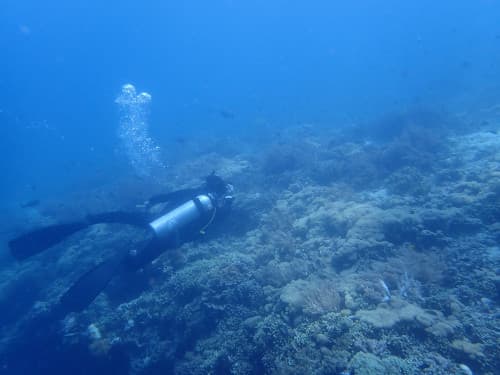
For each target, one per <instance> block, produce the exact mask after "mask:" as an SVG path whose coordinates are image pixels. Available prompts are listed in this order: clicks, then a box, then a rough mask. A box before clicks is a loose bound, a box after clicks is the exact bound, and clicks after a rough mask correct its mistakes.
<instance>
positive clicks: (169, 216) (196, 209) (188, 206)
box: [149, 194, 216, 239]
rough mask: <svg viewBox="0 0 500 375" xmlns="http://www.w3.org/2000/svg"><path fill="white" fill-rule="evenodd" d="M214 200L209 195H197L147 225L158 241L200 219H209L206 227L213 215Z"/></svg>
mask: <svg viewBox="0 0 500 375" xmlns="http://www.w3.org/2000/svg"><path fill="white" fill-rule="evenodd" d="M215 210H216V208H215V204H214V198H213V197H212V196H211V194H203V195H198V196H197V197H196V198H194V199H192V200H190V201H188V202H186V203H184V204H182V205H180V206H179V207H177V208H175V209H173V210H172V211H170V212H168V213H166V214H165V215H163V216H160V217H159V218H158V219H156V220H153V221H152V222H151V223H149V226H150V227H151V229H152V230H153V232H154V234H155V236H156V237H157V238H158V239H166V238H168V237H169V236H171V235H172V234H173V233H176V232H178V231H179V230H181V229H182V228H184V227H186V226H187V225H189V224H192V223H193V222H196V221H197V220H200V219H201V218H202V217H205V216H206V217H209V218H210V219H209V220H208V223H207V225H208V224H209V223H210V222H211V221H212V219H213V216H214V215H215Z"/></svg>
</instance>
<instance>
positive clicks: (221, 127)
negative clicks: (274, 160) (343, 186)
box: [0, 0, 500, 206]
mask: <svg viewBox="0 0 500 375" xmlns="http://www.w3.org/2000/svg"><path fill="white" fill-rule="evenodd" d="M499 15H500V4H499V2H498V1H493V0H491V1H487V0H484V1H479V2H471V1H444V2H434V1H418V2H416V1H415V2H400V1H385V2H379V1H355V2H332V1H316V2H314V3H310V2H305V1H291V2H290V1H272V2H269V1H252V2H243V3H242V2H237V1H211V2H204V1H188V2H178V3H174V2H164V1H149V2H146V3H142V2H141V3H139V2H136V1H133V2H132V1H112V2H106V4H102V3H101V2H96V1H73V2H71V3H68V2H64V1H55V0H49V1H44V2H36V1H23V0H21V1H19V0H16V1H14V0H4V1H2V4H1V5H0V50H1V51H2V53H1V55H2V58H1V60H0V110H1V111H2V112H1V116H2V117H1V121H2V140H1V142H2V148H1V150H2V151H1V152H2V156H3V157H2V170H4V172H3V174H4V175H5V176H6V179H5V181H8V183H3V184H2V185H1V189H2V191H1V193H2V194H1V197H2V206H5V205H7V206H8V205H9V204H11V203H12V202H18V201H23V200H27V199H32V198H33V195H36V197H37V198H40V197H43V196H46V195H49V196H50V195H53V194H59V193H61V192H62V191H65V190H67V189H68V188H69V187H70V186H72V185H73V186H74V185H75V184H77V185H78V183H80V182H81V181H85V180H87V179H89V176H91V175H92V174H94V173H95V170H96V169H97V168H101V169H106V170H107V169H111V168H113V166H114V165H116V164H117V163H122V162H123V160H120V158H119V157H117V156H116V154H115V153H114V152H113V150H114V148H115V147H116V142H117V137H116V128H117V109H116V106H115V105H114V103H113V101H114V98H115V97H116V95H117V94H118V92H119V90H120V87H121V85H122V84H124V83H127V82H132V83H134V84H135V85H136V86H137V88H138V90H146V91H148V92H149V93H151V94H152V95H153V102H152V108H151V124H150V126H151V132H152V134H153V135H154V137H156V138H157V139H158V140H159V142H160V143H168V141H169V139H171V138H174V137H176V136H178V135H181V136H190V135H191V134H195V135H196V134H199V133H201V132H208V133H215V134H220V133H227V132H230V133H234V134H238V133H239V132H243V131H244V132H247V133H248V132H251V131H252V128H254V127H258V125H259V124H261V123H262V122H265V123H266V124H268V125H270V126H272V127H280V126H286V125H289V124H296V123H314V124H321V125H329V124H335V126H339V125H341V124H342V123H348V122H352V121H353V120H357V119H360V118H361V119H363V118H367V117H370V116H372V115H373V114H374V113H384V112H386V111H389V110H391V109H393V108H404V107H406V106H410V105H414V104H422V105H428V104H430V105H433V106H435V107H441V106H444V107H449V106H452V105H454V104H456V103H455V101H454V100H455V99H457V98H460V97H461V95H463V93H464V92H474V90H478V89H479V88H481V87H484V86H485V85H491V84H492V83H493V82H495V80H498V78H499V77H500V74H499V66H498V61H499V57H500V26H498V22H497V21H498V17H499ZM221 110H222V111H230V112H231V113H232V114H235V116H234V118H233V119H232V121H227V120H226V121H225V120H224V118H221V116H218V115H217V111H221ZM33 188H36V194H33V193H32V189H33Z"/></svg>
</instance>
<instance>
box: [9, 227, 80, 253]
mask: <svg viewBox="0 0 500 375" xmlns="http://www.w3.org/2000/svg"><path fill="white" fill-rule="evenodd" d="M88 225H89V224H88V223H87V222H85V221H79V222H74V223H67V224H57V225H51V226H49V227H45V228H40V229H35V230H33V231H31V232H28V233H25V234H23V235H21V236H19V237H17V238H14V239H13V240H10V241H9V248H10V251H11V254H12V255H13V256H14V257H15V258H16V259H18V260H23V259H26V258H29V257H30V256H33V255H35V254H38V253H40V252H42V251H44V250H46V249H48V248H49V247H51V246H54V245H55V244H57V243H59V242H61V241H62V240H64V239H65V238H66V237H68V236H70V235H72V234H73V233H75V232H78V231H79V230H82V229H84V228H86V227H87V226H88Z"/></svg>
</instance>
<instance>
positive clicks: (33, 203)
mask: <svg viewBox="0 0 500 375" xmlns="http://www.w3.org/2000/svg"><path fill="white" fill-rule="evenodd" d="M39 204H40V201H39V200H38V199H32V200H30V201H27V202H24V203H21V208H29V207H36V206H38V205H39Z"/></svg>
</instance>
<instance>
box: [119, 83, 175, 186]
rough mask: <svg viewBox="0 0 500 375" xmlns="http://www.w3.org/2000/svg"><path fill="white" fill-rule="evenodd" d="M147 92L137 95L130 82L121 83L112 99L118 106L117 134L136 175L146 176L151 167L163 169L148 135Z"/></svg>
mask: <svg viewBox="0 0 500 375" xmlns="http://www.w3.org/2000/svg"><path fill="white" fill-rule="evenodd" d="M150 102H151V95H150V94H148V93H147V92H142V93H140V94H138V95H137V92H136V90H135V87H134V85H132V84H130V83H128V84H126V85H123V86H122V91H121V93H120V95H119V96H118V97H117V98H116V100H115V103H117V104H118V106H119V109H120V125H119V129H118V136H119V137H120V139H121V141H122V146H123V148H124V150H125V153H126V155H127V157H128V159H129V162H130V164H131V166H132V167H133V168H134V171H135V172H136V173H137V175H139V176H140V177H150V176H152V175H153V173H154V172H155V171H158V170H159V169H164V168H165V166H164V164H163V163H162V161H161V149H160V147H159V146H158V145H156V143H155V142H154V140H153V139H152V138H151V137H150V135H149V124H148V115H149V103H150Z"/></svg>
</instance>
